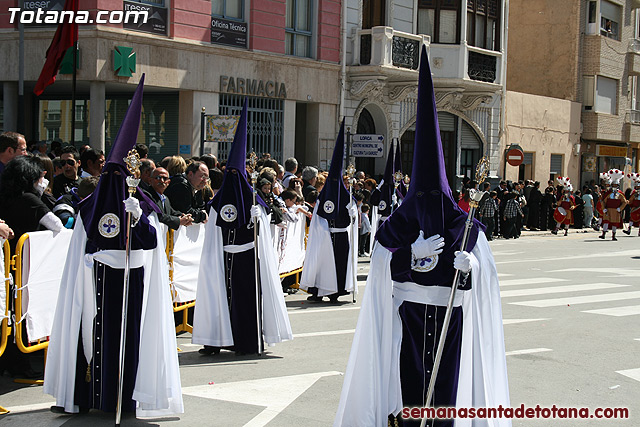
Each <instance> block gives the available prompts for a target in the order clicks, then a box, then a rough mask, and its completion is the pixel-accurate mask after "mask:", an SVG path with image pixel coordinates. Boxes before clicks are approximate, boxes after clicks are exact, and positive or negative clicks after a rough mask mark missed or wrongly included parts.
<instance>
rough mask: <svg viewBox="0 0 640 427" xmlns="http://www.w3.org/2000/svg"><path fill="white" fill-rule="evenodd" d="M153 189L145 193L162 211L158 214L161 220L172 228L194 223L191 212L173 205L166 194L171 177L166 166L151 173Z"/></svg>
mask: <svg viewBox="0 0 640 427" xmlns="http://www.w3.org/2000/svg"><path fill="white" fill-rule="evenodd" d="M150 181H151V190H149V191H145V193H146V194H147V195H148V196H149V197H150V198H151V200H153V201H154V202H155V204H156V205H158V207H159V208H160V210H161V211H162V213H161V214H160V215H158V217H159V219H160V222H161V223H163V224H166V225H167V226H168V227H169V228H171V229H172V230H177V229H178V227H179V226H181V225H182V226H189V225H191V224H192V223H193V218H191V215H190V214H183V213H181V212H178V211H177V210H175V209H174V208H173V207H171V202H170V201H169V198H168V197H167V196H165V195H164V191H165V190H166V189H167V187H168V186H169V182H170V181H171V178H169V172H167V170H166V169H165V168H155V169H154V170H153V172H152V173H151V180H150Z"/></svg>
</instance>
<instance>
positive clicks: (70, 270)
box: [44, 213, 184, 417]
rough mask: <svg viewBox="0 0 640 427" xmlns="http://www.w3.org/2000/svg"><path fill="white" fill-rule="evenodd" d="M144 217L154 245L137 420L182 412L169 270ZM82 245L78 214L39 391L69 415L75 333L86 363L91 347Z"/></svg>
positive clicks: (148, 263)
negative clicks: (81, 344)
mask: <svg viewBox="0 0 640 427" xmlns="http://www.w3.org/2000/svg"><path fill="white" fill-rule="evenodd" d="M148 218H149V222H150V223H151V225H152V226H153V227H154V228H155V230H156V239H157V242H158V244H157V246H156V248H155V249H153V250H147V251H144V254H143V256H144V263H143V265H144V294H143V302H142V316H141V320H140V324H141V328H140V350H139V360H138V371H137V374H136V382H135V387H134V390H133V399H134V400H136V401H137V408H136V415H137V416H141V417H152V416H154V417H155V416H164V415H170V414H180V413H182V412H184V409H183V403H182V388H181V385H180V371H179V365H178V353H177V351H176V349H177V343H176V335H175V325H174V320H173V306H172V304H171V295H170V288H169V266H168V264H167V257H166V254H165V252H164V247H163V246H162V242H163V238H162V236H161V235H160V231H159V230H160V229H161V228H160V226H159V222H158V218H157V215H156V214H155V213H153V214H151V215H149V217H148ZM86 242H87V236H86V233H85V230H84V225H83V223H82V218H81V217H80V215H78V219H77V222H76V225H75V228H74V230H73V236H72V237H71V245H70V247H69V253H68V255H67V262H66V263H65V266H64V272H63V273H62V282H61V285H60V293H59V294H58V303H57V306H56V313H55V317H54V322H53V328H52V331H51V337H50V340H49V349H48V352H47V364H46V370H45V375H44V392H45V393H47V394H50V395H52V396H53V397H55V398H56V405H57V406H62V407H64V410H65V411H66V412H71V413H76V412H78V410H79V408H78V406H76V405H75V404H74V391H75V377H76V355H77V352H76V350H75V349H76V347H77V345H78V334H79V333H82V334H83V344H84V354H85V357H87V358H88V359H89V360H90V358H91V355H92V343H93V337H92V333H91V329H92V328H91V325H93V317H94V316H95V313H96V298H95V295H94V293H95V287H94V284H93V276H94V275H93V260H92V259H88V260H87V262H85V255H86V254H85V245H86ZM118 252H124V251H118ZM123 268H124V266H123ZM81 320H83V322H82V324H83V325H90V326H89V327H84V328H83V331H80V323H81Z"/></svg>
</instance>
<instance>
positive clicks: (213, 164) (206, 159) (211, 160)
mask: <svg viewBox="0 0 640 427" xmlns="http://www.w3.org/2000/svg"><path fill="white" fill-rule="evenodd" d="M200 161H201V162H202V163H204V164H205V165H207V167H208V168H209V170H211V169H215V168H217V167H218V159H216V156H214V155H213V154H204V155H203V156H202V157H200Z"/></svg>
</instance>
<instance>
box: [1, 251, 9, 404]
mask: <svg viewBox="0 0 640 427" xmlns="http://www.w3.org/2000/svg"><path fill="white" fill-rule="evenodd" d="M2 251H3V254H4V277H3V278H2V280H3V281H4V289H5V294H4V295H5V296H4V318H3V319H2V322H1V323H0V329H1V332H0V357H2V355H3V354H4V351H5V349H6V348H7V342H8V341H9V336H10V335H11V329H10V328H9V314H10V310H9V296H10V295H11V293H10V292H11V290H10V288H9V287H10V283H11V272H10V271H9V270H10V266H11V249H10V247H9V242H8V241H6V240H5V241H4V244H3V246H2ZM8 413H9V411H8V410H7V409H5V408H3V407H2V406H0V415H4V414H8Z"/></svg>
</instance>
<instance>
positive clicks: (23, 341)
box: [7, 233, 49, 384]
mask: <svg viewBox="0 0 640 427" xmlns="http://www.w3.org/2000/svg"><path fill="white" fill-rule="evenodd" d="M27 239H29V233H25V234H23V235H22V236H20V239H19V240H18V244H17V245H16V253H15V255H13V256H12V257H11V269H12V270H13V271H14V272H15V274H14V285H15V293H14V304H13V318H14V325H15V326H14V331H15V334H16V346H17V347H18V350H20V351H21V352H22V353H34V352H36V351H39V350H44V362H45V368H46V362H47V349H48V348H49V337H46V338H45V339H39V340H37V341H35V342H33V343H31V342H29V340H28V338H27V336H26V335H27V334H26V331H25V328H24V326H23V325H22V323H21V322H20V320H21V319H22V318H23V314H24V313H23V312H22V298H23V291H22V287H23V285H24V283H23V271H22V260H23V251H24V245H25V242H26V241H27ZM7 299H8V298H7ZM13 381H14V382H16V383H19V384H44V380H29V379H21V378H18V379H15V380H13Z"/></svg>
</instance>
